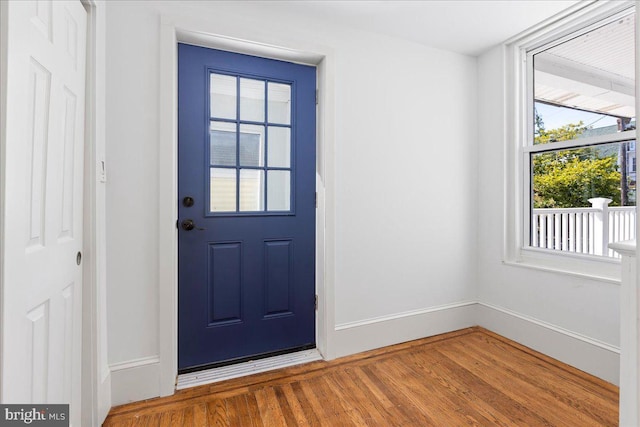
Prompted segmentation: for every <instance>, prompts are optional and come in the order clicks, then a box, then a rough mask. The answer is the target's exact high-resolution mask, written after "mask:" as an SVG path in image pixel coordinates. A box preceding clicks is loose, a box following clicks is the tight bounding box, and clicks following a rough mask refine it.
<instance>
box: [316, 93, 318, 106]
mask: <svg viewBox="0 0 640 427" xmlns="http://www.w3.org/2000/svg"><path fill="white" fill-rule="evenodd" d="M316 105H318V89H316Z"/></svg>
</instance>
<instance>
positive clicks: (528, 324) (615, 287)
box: [477, 47, 620, 383]
mask: <svg viewBox="0 0 640 427" xmlns="http://www.w3.org/2000/svg"><path fill="white" fill-rule="evenodd" d="M504 61H505V59H504V50H503V48H501V47H497V48H495V49H493V50H491V51H490V52H487V53H485V54H484V55H482V56H481V57H480V58H479V59H478V87H479V90H478V99H479V103H478V111H479V116H478V122H479V136H480V138H479V141H478V143H479V145H480V147H481V149H480V150H479V152H478V161H479V170H478V198H479V209H478V212H477V213H478V217H477V221H478V223H477V229H478V256H479V259H478V266H479V268H478V280H479V282H478V292H479V301H480V303H481V304H485V305H484V306H483V305H481V307H480V308H479V311H478V323H479V324H480V325H482V326H485V327H487V328H489V329H491V330H493V331H495V332H497V333H500V334H502V335H505V336H507V337H509V338H512V339H515V340H516V341H519V342H521V343H523V344H525V345H528V346H530V347H533V348H535V349H537V350H540V351H542V352H544V353H546V354H548V355H550V356H552V357H556V358H558V359H560V360H562V361H564V362H567V363H570V364H572V365H573V366H576V367H578V368H580V369H583V370H586V371H588V372H590V373H593V374H596V375H599V376H601V377H602V378H604V379H606V380H608V381H610V382H613V383H617V382H618V359H619V354H618V353H617V352H616V350H617V349H616V347H618V346H619V315H620V314H619V309H620V302H619V288H620V285H619V284H618V283H614V282H611V281H599V280H593V279H589V278H584V277H578V276H570V275H566V274H559V273H553V272H548V271H540V270H534V269H531V268H525V267H520V266H512V265H505V264H503V262H502V261H503V243H504V229H505V226H504V224H506V222H507V218H506V217H505V185H506V182H505V180H506V179H508V178H505V167H504V166H505V160H504V159H505V144H510V143H511V142H510V141H505V136H504V129H505V125H506V123H505V118H504V116H505V114H504V113H505V107H504V99H505V73H504V67H503V63H504Z"/></svg>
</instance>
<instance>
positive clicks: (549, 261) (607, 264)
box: [503, 248, 621, 285]
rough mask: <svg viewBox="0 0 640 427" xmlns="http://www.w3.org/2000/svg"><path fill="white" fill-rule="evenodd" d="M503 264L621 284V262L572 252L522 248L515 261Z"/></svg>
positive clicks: (505, 261)
mask: <svg viewBox="0 0 640 427" xmlns="http://www.w3.org/2000/svg"><path fill="white" fill-rule="evenodd" d="M503 264H505V265H509V266H514V267H523V268H530V269H534V270H540V271H547V272H551V273H558V274H564V275H568V276H574V277H580V278H585V279H590V280H597V281H601V282H607V283H612V284H617V285H619V284H620V273H621V270H620V260H619V259H615V258H608V257H599V256H593V255H582V254H576V253H571V252H559V251H552V250H547V249H538V248H522V249H520V251H519V255H518V256H517V257H516V259H513V260H504V261H503Z"/></svg>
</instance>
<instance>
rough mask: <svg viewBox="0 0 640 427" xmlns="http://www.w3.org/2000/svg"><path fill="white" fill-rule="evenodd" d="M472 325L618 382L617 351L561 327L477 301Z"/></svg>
mask: <svg viewBox="0 0 640 427" xmlns="http://www.w3.org/2000/svg"><path fill="white" fill-rule="evenodd" d="M475 320H476V324H477V325H479V326H482V327H483V328H485V329H488V330H490V331H492V332H495V333H496V334H499V335H502V336H503V337H505V338H508V339H510V340H513V341H516V342H518V343H520V344H522V345H525V346H527V347H529V348H532V349H534V350H536V351H539V352H540V353H543V354H545V355H547V356H550V357H553V358H554V359H557V360H559V361H561V362H564V363H566V364H568V365H571V366H573V367H575V368H578V369H580V370H582V371H585V372H587V373H589V374H591V375H594V376H596V377H598V378H602V379H603V380H605V381H608V382H610V383H612V384H615V385H619V383H620V374H619V372H620V349H619V348H618V347H615V346H612V345H610V344H607V343H603V342H601V341H598V340H595V339H593V338H589V337H586V336H583V335H580V334H578V333H575V332H572V331H568V330H566V329H564V328H560V327H558V326H555V325H552V324H549V323H546V322H543V321H540V320H538V319H534V318H532V317H529V316H524V315H522V314H519V313H516V312H513V311H511V310H508V309H505V308H503V307H498V306H495V305H492V304H487V303H483V302H480V303H478V304H477V307H476V316H475Z"/></svg>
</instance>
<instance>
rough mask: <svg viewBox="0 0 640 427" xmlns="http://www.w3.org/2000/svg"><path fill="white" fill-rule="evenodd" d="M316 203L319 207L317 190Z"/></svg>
mask: <svg viewBox="0 0 640 427" xmlns="http://www.w3.org/2000/svg"><path fill="white" fill-rule="evenodd" d="M315 204H316V208H317V207H318V192H317V191H316V201H315Z"/></svg>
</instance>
